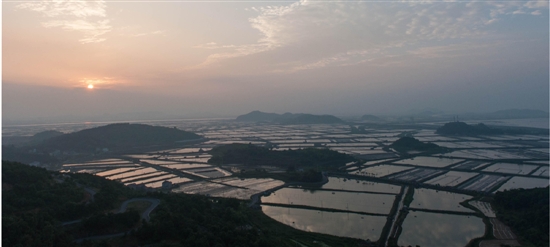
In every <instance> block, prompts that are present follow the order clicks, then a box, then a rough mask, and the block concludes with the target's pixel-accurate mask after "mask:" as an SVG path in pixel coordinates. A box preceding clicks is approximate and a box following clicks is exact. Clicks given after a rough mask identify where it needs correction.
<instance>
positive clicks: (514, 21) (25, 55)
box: [2, 0, 550, 122]
mask: <svg viewBox="0 0 550 247" xmlns="http://www.w3.org/2000/svg"><path fill="white" fill-rule="evenodd" d="M2 17H3V21H2V23H3V26H2V27H3V38H2V39H3V40H2V42H3V61H2V64H3V65H2V72H3V75H2V84H3V85H2V98H3V99H2V105H3V106H2V117H3V121H4V122H6V121H12V122H17V121H23V122H24V121H27V122H32V121H34V122H40V121H41V120H40V119H47V118H49V119H51V118H60V119H62V118H70V117H71V116H72V117H78V118H90V119H89V120H91V121H93V120H94V118H96V117H98V116H107V118H108V117H109V116H113V119H114V118H116V116H120V115H124V114H126V115H128V116H129V115H133V116H135V117H136V118H139V116H140V114H141V116H147V115H148V114H149V115H150V116H185V117H188V118H201V117H233V116H237V115H240V114H245V113H248V112H250V111H253V110H261V111H264V112H276V113H284V112H293V113H313V114H334V115H339V116H348V115H363V114H403V113H407V112H410V111H412V110H414V109H418V110H421V109H432V108H435V109H439V110H442V111H445V112H449V113H461V112H491V111H497V110H504V109H512V108H515V109H536V110H543V111H546V112H548V108H549V106H548V103H549V83H548V81H549V66H550V64H549V46H548V44H549V15H548V1H459V2H442V1H370V2H369V1H367V2H358V1H341V2H329V1H263V2H254V1H237V2H235V1H227V2H225V1H216V2H193V1H176V2H154V1H152V2H136V1H133V2H126V1H112V2H111V1H76V0H64V1H32V2H29V1H13V2H4V3H3V8H2ZM89 85H93V89H89V88H88V86H89Z"/></svg>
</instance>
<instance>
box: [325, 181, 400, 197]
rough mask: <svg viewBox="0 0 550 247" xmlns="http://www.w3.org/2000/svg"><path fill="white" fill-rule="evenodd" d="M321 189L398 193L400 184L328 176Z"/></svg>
mask: <svg viewBox="0 0 550 247" xmlns="http://www.w3.org/2000/svg"><path fill="white" fill-rule="evenodd" d="M321 188H323V189H336V190H350V191H370V192H379V193H392V194H398V193H399V191H400V190H401V186H399V185H393V184H384V183H375V182H369V181H363V180H355V179H345V178H337V177H329V180H328V183H326V184H324V185H323V187H321Z"/></svg>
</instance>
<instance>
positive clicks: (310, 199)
mask: <svg viewBox="0 0 550 247" xmlns="http://www.w3.org/2000/svg"><path fill="white" fill-rule="evenodd" d="M394 200H395V195H383V194H367V193H353V192H340V191H338V192H331V191H321V190H317V191H307V190H302V189H291V188H283V189H280V190H277V191H276V192H275V193H272V194H271V195H269V196H267V197H262V202H267V203H279V204H293V205H306V206H312V207H319V208H334V209H340V210H349V211H355V212H368V213H377V214H389V212H390V209H391V207H392V205H393V201H394Z"/></svg>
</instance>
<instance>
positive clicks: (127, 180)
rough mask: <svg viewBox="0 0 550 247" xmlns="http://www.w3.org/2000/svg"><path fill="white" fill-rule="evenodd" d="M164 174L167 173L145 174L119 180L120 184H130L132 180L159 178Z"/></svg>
mask: <svg viewBox="0 0 550 247" xmlns="http://www.w3.org/2000/svg"><path fill="white" fill-rule="evenodd" d="M164 174H167V172H163V171H158V172H153V173H147V174H144V175H139V176H135V177H130V178H125V179H120V182H122V183H126V182H131V181H133V180H140V179H144V178H149V177H155V176H160V175H164Z"/></svg>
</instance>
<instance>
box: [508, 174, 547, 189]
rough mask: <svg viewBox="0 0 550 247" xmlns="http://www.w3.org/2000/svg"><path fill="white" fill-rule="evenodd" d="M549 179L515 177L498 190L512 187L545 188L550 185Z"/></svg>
mask: <svg viewBox="0 0 550 247" xmlns="http://www.w3.org/2000/svg"><path fill="white" fill-rule="evenodd" d="M548 183H549V181H548V179H545V178H526V177H513V178H511V179H510V180H508V181H507V182H506V183H505V184H503V185H502V186H500V188H498V191H504V190H511V189H519V188H523V189H532V188H544V187H546V186H548Z"/></svg>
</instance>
